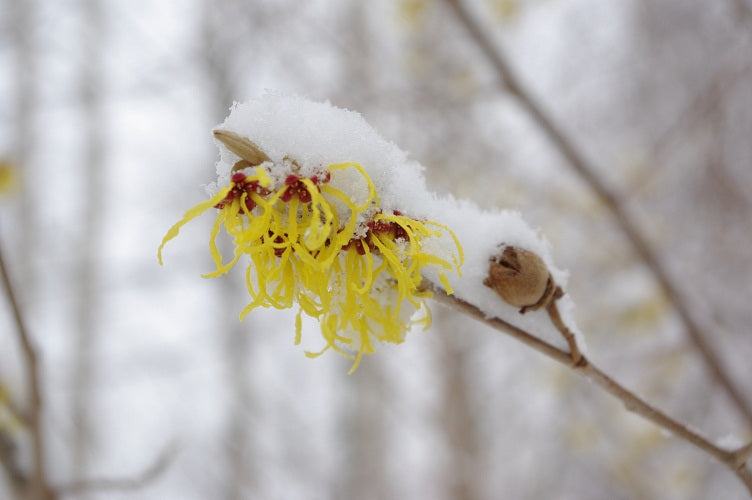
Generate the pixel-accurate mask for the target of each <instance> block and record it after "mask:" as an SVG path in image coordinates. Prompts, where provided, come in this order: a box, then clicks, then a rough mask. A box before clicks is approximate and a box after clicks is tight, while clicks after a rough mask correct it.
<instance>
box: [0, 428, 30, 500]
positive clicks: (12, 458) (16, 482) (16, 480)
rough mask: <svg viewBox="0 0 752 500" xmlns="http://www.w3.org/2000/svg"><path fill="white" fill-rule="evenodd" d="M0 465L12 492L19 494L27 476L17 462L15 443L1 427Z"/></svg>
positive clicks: (26, 480) (26, 481)
mask: <svg viewBox="0 0 752 500" xmlns="http://www.w3.org/2000/svg"><path fill="white" fill-rule="evenodd" d="M0 465H2V466H3V469H5V473H6V474H7V476H8V479H9V480H10V485H11V488H13V491H14V493H16V496H19V495H20V492H21V491H23V490H24V488H25V487H26V484H27V483H28V478H27V477H26V474H25V473H24V471H23V470H22V469H21V466H20V464H19V461H18V456H17V449H16V443H15V442H14V441H13V438H12V437H11V436H10V435H9V434H8V433H7V432H5V431H3V430H2V429H0Z"/></svg>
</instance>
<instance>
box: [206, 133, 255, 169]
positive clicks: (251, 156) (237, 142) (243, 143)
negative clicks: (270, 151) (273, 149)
mask: <svg viewBox="0 0 752 500" xmlns="http://www.w3.org/2000/svg"><path fill="white" fill-rule="evenodd" d="M213 133H214V137H215V138H216V139H217V140H218V141H220V142H221V143H222V144H224V145H225V146H227V149H229V150H230V151H232V152H233V153H235V154H236V155H238V156H239V157H241V158H242V159H243V160H245V161H247V162H248V163H249V164H250V165H245V166H252V167H255V166H256V165H261V164H262V163H264V162H265V161H269V157H268V156H267V155H266V153H264V152H263V151H261V149H259V147H258V146H256V145H255V144H254V143H253V142H251V141H250V139H247V138H245V137H243V136H240V135H238V134H236V133H234V132H230V131H229V130H222V129H216V130H214V132H213ZM245 166H244V167H241V168H245Z"/></svg>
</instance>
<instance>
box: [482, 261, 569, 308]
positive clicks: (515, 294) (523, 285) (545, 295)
mask: <svg viewBox="0 0 752 500" xmlns="http://www.w3.org/2000/svg"><path fill="white" fill-rule="evenodd" d="M483 284H484V285H486V286H487V287H489V288H493V289H494V291H496V293H498V294H499V296H500V297H501V298H502V299H503V300H504V302H506V303H507V304H510V305H512V306H515V307H520V308H521V309H520V313H522V314H524V313H525V312H526V311H528V310H533V311H534V310H536V309H540V308H541V307H545V306H546V305H547V304H548V303H549V302H550V301H551V297H552V295H553V291H554V289H555V287H554V282H553V279H552V278H551V274H550V273H549V272H548V268H547V267H546V264H544V263H543V260H542V259H541V258H540V257H538V256H537V255H535V254H534V253H532V252H529V251H527V250H523V249H522V248H517V247H511V246H508V247H506V248H504V252H502V254H501V255H495V256H493V257H491V262H490V264H489V267H488V277H487V278H486V279H485V280H483Z"/></svg>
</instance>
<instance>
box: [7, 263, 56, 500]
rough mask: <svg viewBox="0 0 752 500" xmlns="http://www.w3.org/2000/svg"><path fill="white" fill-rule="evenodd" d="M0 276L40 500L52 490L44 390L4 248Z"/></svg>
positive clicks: (34, 481)
mask: <svg viewBox="0 0 752 500" xmlns="http://www.w3.org/2000/svg"><path fill="white" fill-rule="evenodd" d="M0 275H2V282H3V288H4V289H5V294H6V296H7V298H8V302H9V303H10V307H11V311H12V313H13V320H14V321H15V324H16V334H17V335H18V342H19V344H20V345H21V352H22V355H23V359H24V365H25V369H26V377H27V379H28V382H27V384H28V395H27V397H28V405H29V411H28V415H27V423H28V429H29V433H30V435H31V443H32V464H33V473H32V475H31V477H30V483H31V487H32V489H33V490H34V491H35V492H37V493H38V495H40V498H41V497H43V496H47V495H49V494H50V493H49V491H50V489H49V486H48V484H47V473H46V468H45V463H44V457H45V448H44V437H43V434H42V390H41V382H40V375H39V361H38V358H37V353H36V351H35V349H34V345H33V344H32V341H31V337H30V336H29V333H28V331H27V329H26V324H25V323H24V320H23V316H22V315H21V309H20V307H19V305H18V301H17V300H16V295H15V293H14V291H13V285H12V284H11V281H10V277H9V276H8V270H7V268H6V265H5V259H3V254H2V249H1V248H0Z"/></svg>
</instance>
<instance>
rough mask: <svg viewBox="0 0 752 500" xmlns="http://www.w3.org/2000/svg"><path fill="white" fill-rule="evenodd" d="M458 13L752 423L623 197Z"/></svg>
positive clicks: (749, 409)
mask: <svg viewBox="0 0 752 500" xmlns="http://www.w3.org/2000/svg"><path fill="white" fill-rule="evenodd" d="M446 3H447V4H448V5H449V6H450V7H451V9H452V12H454V14H455V15H456V17H457V19H458V20H459V21H460V22H461V23H462V24H463V25H464V26H465V28H466V29H467V31H468V33H469V34H470V36H471V38H472V39H473V41H474V42H475V43H476V44H477V45H478V47H479V48H480V49H481V51H482V52H483V54H484V55H485V56H486V58H487V59H488V61H489V62H490V63H491V65H492V66H493V68H494V70H495V71H496V73H497V75H498V76H499V78H500V79H501V83H502V84H503V85H504V87H505V89H506V90H507V91H508V92H509V93H510V94H512V95H513V96H514V97H515V98H516V99H517V100H518V102H519V103H520V104H521V105H522V107H523V108H524V109H525V110H526V111H527V112H528V113H529V114H530V116H531V117H532V118H533V120H534V121H535V123H537V124H538V126H539V127H540V128H541V129H542V130H543V131H544V132H545V134H546V135H547V136H548V138H549V140H550V141H551V143H552V144H553V145H554V146H555V147H556V148H557V149H558V150H559V152H560V153H561V155H562V156H563V157H564V158H565V159H566V160H567V162H568V163H569V165H570V166H571V167H572V168H573V169H574V170H575V172H577V174H579V176H580V177H581V178H582V179H583V180H584V181H585V183H586V184H587V185H588V186H590V188H591V189H592V190H593V191H594V192H595V193H596V194H597V195H598V196H599V197H600V199H601V200H602V202H603V203H604V204H605V205H606V206H607V207H608V209H609V210H610V211H611V213H612V215H613V216H614V218H615V219H616V222H617V224H618V226H619V227H620V228H621V230H622V232H623V233H624V234H625V235H626V237H627V238H628V239H629V241H631V242H632V246H633V247H634V249H635V251H636V252H637V254H638V256H639V257H640V258H641V259H642V261H643V262H644V263H645V264H646V265H647V266H648V268H649V269H650V270H651V272H652V273H653V275H654V276H655V278H656V280H657V281H658V283H659V285H660V287H661V288H662V289H663V291H664V292H665V293H666V295H667V296H668V297H669V299H670V300H671V302H672V303H673V305H674V307H675V309H676V311H677V313H678V314H679V317H680V318H681V320H682V322H683V323H684V326H685V327H686V329H687V333H688V335H689V338H690V340H691V341H692V343H693V344H694V346H695V348H696V349H697V351H698V353H699V354H700V356H701V358H702V359H703V361H704V362H705V364H706V365H707V367H708V369H709V370H710V372H711V373H712V375H713V377H714V378H715V379H716V380H717V381H718V383H719V384H720V385H721V386H722V387H723V388H724V390H725V391H726V392H727V393H728V395H729V397H730V398H731V400H732V401H733V403H734V405H735V406H736V407H737V408H738V410H739V412H740V413H741V414H742V415H744V416H745V418H746V419H747V421H748V422H749V423H752V404H751V403H750V402H749V401H747V400H746V399H745V397H744V396H743V395H742V393H741V392H740V391H739V389H737V387H736V385H735V383H734V382H733V381H732V379H731V376H730V375H729V374H728V373H727V371H726V369H725V368H724V366H723V363H722V362H721V360H720V359H719V357H718V355H717V354H716V353H715V351H714V350H713V349H712V348H711V346H710V343H709V342H708V341H707V340H705V337H704V336H703V334H702V333H701V330H700V327H699V324H698V323H697V321H696V320H695V319H694V318H693V317H692V315H691V314H690V312H689V307H688V305H687V304H686V303H685V302H684V301H683V300H682V298H681V295H680V293H679V291H678V289H677V288H676V286H675V285H674V284H673V283H672V282H671V280H670V279H669V276H668V272H667V271H666V270H665V269H664V267H663V266H662V264H661V263H660V261H659V260H658V257H657V256H656V255H655V254H654V253H653V251H652V250H651V249H650V245H648V242H647V241H646V239H645V237H644V236H643V235H642V234H641V232H640V231H639V230H638V228H637V225H636V223H635V222H633V221H632V220H631V219H630V217H629V216H628V215H627V212H626V210H625V208H624V205H623V204H622V202H621V200H620V199H619V197H618V196H617V195H616V193H615V192H613V191H612V190H611V189H609V188H608V187H607V186H606V185H605V184H604V183H603V181H601V179H600V178H599V177H598V175H597V174H596V171H597V170H596V169H595V168H594V167H593V166H592V165H591V164H589V163H588V161H587V160H586V159H585V155H584V154H582V153H581V152H580V151H579V150H578V149H577V147H575V145H574V144H573V143H572V142H571V141H570V140H569V139H568V138H567V137H566V135H565V134H564V132H563V130H562V129H561V128H560V127H559V126H558V125H556V124H555V123H554V121H553V120H552V119H551V118H550V117H549V116H548V115H547V114H546V113H545V112H544V111H543V109H542V108H541V106H540V105H539V104H538V103H537V102H536V101H535V99H533V97H532V96H531V95H530V94H529V93H528V92H527V90H526V89H525V88H524V87H523V86H522V85H521V84H520V82H519V80H518V79H517V76H516V75H515V73H514V72H513V71H512V70H511V68H510V67H509V65H508V64H507V61H506V59H505V57H504V56H503V54H502V53H501V51H500V50H499V49H498V48H497V47H495V46H494V44H493V43H492V41H491V39H490V38H489V37H488V36H486V35H485V34H484V33H483V31H482V30H481V28H480V26H479V25H478V23H477V22H476V21H475V20H474V19H473V18H472V17H471V16H470V14H469V13H468V12H467V10H466V9H465V7H464V5H463V2H462V0H446Z"/></svg>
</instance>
